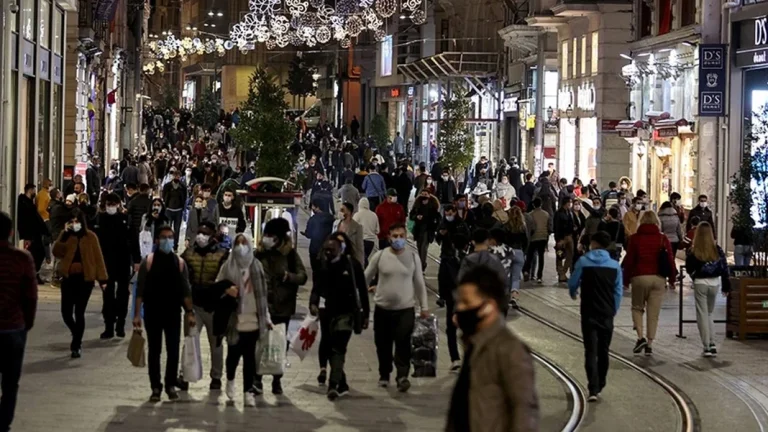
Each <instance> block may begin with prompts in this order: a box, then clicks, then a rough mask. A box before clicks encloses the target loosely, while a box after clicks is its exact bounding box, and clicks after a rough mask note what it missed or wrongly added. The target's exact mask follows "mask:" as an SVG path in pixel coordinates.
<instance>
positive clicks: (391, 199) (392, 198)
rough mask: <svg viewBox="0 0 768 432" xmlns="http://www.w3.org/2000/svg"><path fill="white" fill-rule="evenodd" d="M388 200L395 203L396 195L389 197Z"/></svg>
mask: <svg viewBox="0 0 768 432" xmlns="http://www.w3.org/2000/svg"><path fill="white" fill-rule="evenodd" d="M389 202H391V203H393V204H397V197H389Z"/></svg>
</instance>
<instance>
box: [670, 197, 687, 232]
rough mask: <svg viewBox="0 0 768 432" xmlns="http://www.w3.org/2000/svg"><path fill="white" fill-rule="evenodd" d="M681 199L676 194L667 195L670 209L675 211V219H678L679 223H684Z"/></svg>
mask: <svg viewBox="0 0 768 432" xmlns="http://www.w3.org/2000/svg"><path fill="white" fill-rule="evenodd" d="M682 199H683V197H682V196H680V194H679V193H677V192H672V194H671V195H669V201H670V202H671V203H672V208H673V209H675V213H676V214H677V217H678V218H679V219H680V223H681V224H682V223H685V209H684V208H683V204H682Z"/></svg>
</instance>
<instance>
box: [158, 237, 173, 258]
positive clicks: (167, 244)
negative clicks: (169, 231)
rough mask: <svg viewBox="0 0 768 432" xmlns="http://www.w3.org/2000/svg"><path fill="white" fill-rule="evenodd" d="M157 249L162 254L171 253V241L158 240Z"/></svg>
mask: <svg viewBox="0 0 768 432" xmlns="http://www.w3.org/2000/svg"><path fill="white" fill-rule="evenodd" d="M157 249H158V250H159V251H160V252H162V253H167V254H168V253H171V252H173V239H172V238H170V239H167V238H164V239H160V244H158V246H157Z"/></svg>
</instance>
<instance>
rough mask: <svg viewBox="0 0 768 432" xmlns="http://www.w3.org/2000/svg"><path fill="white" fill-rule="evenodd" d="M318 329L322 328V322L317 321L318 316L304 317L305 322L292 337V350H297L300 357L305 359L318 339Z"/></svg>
mask: <svg viewBox="0 0 768 432" xmlns="http://www.w3.org/2000/svg"><path fill="white" fill-rule="evenodd" d="M318 330H320V324H319V323H318V322H317V317H314V316H312V315H307V317H306V318H304V322H302V323H301V327H300V328H299V331H297V332H296V335H294V336H293V339H291V350H292V351H293V352H295V353H296V355H297V356H299V358H300V359H302V360H304V357H306V356H307V353H308V352H309V350H310V349H312V346H313V345H314V344H315V340H317V332H318ZM325 336H326V335H323V337H325ZM328 336H330V335H328Z"/></svg>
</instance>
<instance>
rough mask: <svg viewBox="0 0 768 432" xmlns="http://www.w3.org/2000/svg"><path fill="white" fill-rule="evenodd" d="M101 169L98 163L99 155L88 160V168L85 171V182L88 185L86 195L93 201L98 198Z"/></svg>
mask: <svg viewBox="0 0 768 432" xmlns="http://www.w3.org/2000/svg"><path fill="white" fill-rule="evenodd" d="M101 173H102V171H101V165H100V164H99V157H98V156H94V157H92V158H91V160H90V161H89V162H88V169H87V170H86V171H85V182H86V184H87V185H88V190H87V193H88V196H89V197H90V198H91V202H92V203H95V202H96V201H97V200H98V199H99V188H100V187H101V184H102V181H101V179H102V174H101Z"/></svg>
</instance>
